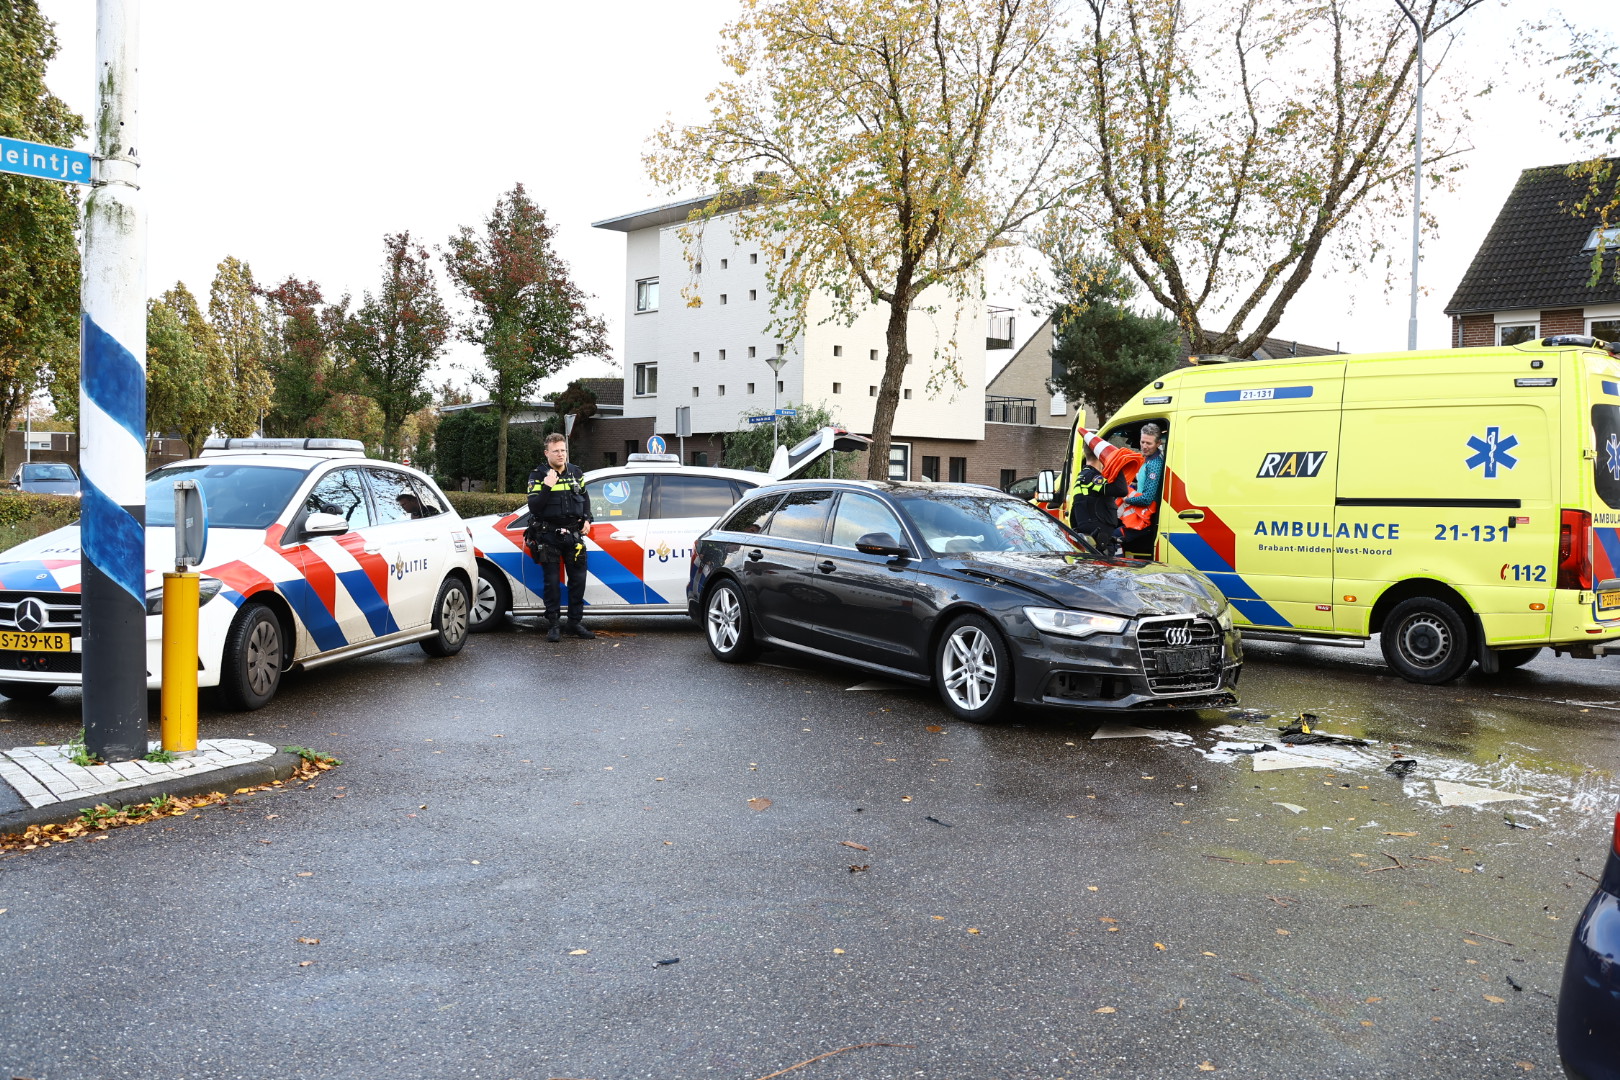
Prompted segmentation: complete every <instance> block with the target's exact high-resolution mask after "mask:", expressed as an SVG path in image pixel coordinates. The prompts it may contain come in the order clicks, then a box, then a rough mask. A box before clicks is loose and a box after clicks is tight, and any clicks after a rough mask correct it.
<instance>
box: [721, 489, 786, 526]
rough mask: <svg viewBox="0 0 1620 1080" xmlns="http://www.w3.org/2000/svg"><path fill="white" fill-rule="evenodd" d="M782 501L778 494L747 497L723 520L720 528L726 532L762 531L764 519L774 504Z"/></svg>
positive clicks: (774, 507) (773, 507) (774, 506)
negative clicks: (756, 497) (753, 497)
mask: <svg viewBox="0 0 1620 1080" xmlns="http://www.w3.org/2000/svg"><path fill="white" fill-rule="evenodd" d="M781 501H782V496H780V495H765V496H762V497H760V498H758V499H749V500H748V501H746V502H744V503H743V504H742V505H740V506H738V507H737V509H736V512H735V513H733V514H732V515H731V516H730V517H728V518H727V519H726V520H725V523H724V524H722V525H721V526H720V528H721V529H722V530H724V531H726V532H740V533H757V532H763V531H764V523H765V519H766V518H767V517H769V516H770V513H771V511H772V510H774V509H776V504H777V503H779V502H781Z"/></svg>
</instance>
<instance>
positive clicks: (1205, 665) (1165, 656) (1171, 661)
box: [1154, 646, 1218, 675]
mask: <svg viewBox="0 0 1620 1080" xmlns="http://www.w3.org/2000/svg"><path fill="white" fill-rule="evenodd" d="M1217 657H1218V654H1217V653H1216V651H1215V649H1214V648H1212V647H1209V646H1204V647H1202V648H1196V649H1160V650H1159V651H1158V653H1157V654H1156V655H1155V657H1154V659H1155V660H1156V661H1157V662H1158V666H1159V674H1161V675H1184V674H1186V673H1187V672H1189V671H1208V670H1210V669H1211V668H1213V667H1214V666H1215V661H1216V659H1217Z"/></svg>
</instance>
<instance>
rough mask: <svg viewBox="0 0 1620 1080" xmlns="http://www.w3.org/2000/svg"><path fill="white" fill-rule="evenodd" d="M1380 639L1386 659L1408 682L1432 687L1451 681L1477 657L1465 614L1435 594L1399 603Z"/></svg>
mask: <svg viewBox="0 0 1620 1080" xmlns="http://www.w3.org/2000/svg"><path fill="white" fill-rule="evenodd" d="M1379 638H1380V640H1381V642H1382V644H1383V647H1384V660H1385V661H1386V662H1387V663H1388V664H1389V666H1390V667H1392V668H1394V669H1395V671H1396V673H1397V674H1399V675H1400V676H1401V677H1402V678H1403V679H1405V680H1406V681H1407V682H1415V683H1425V684H1428V685H1431V686H1432V685H1435V684H1437V683H1447V682H1450V681H1451V680H1453V679H1455V678H1456V677H1457V676H1459V675H1461V674H1462V673H1463V672H1464V671H1465V670H1466V669H1467V667H1468V665H1469V664H1470V663H1472V662H1473V659H1474V654H1473V650H1472V649H1470V648H1469V638H1470V635H1469V633H1468V624H1467V623H1466V622H1464V621H1463V616H1462V614H1461V613H1460V612H1458V611H1457V609H1456V608H1454V607H1452V606H1451V605H1450V604H1448V603H1446V602H1445V601H1444V600H1436V599H1435V598H1434V597H1432V596H1414V597H1412V598H1411V599H1409V600H1402V601H1401V602H1400V603H1399V604H1396V605H1395V610H1394V611H1391V612H1390V613H1389V617H1388V618H1386V619H1385V620H1384V629H1383V631H1382V632H1381V633H1380V634H1379Z"/></svg>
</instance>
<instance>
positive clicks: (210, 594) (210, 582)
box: [146, 577, 225, 615]
mask: <svg viewBox="0 0 1620 1080" xmlns="http://www.w3.org/2000/svg"><path fill="white" fill-rule="evenodd" d="M224 587H225V583H224V582H223V581H221V580H219V578H211V577H205V578H199V579H198V580H197V606H198V607H202V606H203V605H204V604H206V603H208V601H210V600H212V599H213V598H214V597H216V596H218V595H219V590H221V589H223V588H224ZM146 613H147V614H148V615H161V614H163V586H161V585H159V586H158V587H157V588H155V589H148V590H146Z"/></svg>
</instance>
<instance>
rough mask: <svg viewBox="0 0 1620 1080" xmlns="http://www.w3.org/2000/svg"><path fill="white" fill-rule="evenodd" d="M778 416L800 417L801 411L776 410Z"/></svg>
mask: <svg viewBox="0 0 1620 1080" xmlns="http://www.w3.org/2000/svg"><path fill="white" fill-rule="evenodd" d="M776 415H777V416H798V415H799V410H798V409H777V410H776Z"/></svg>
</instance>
